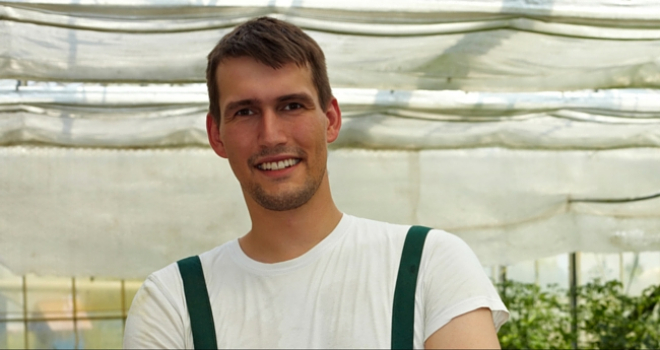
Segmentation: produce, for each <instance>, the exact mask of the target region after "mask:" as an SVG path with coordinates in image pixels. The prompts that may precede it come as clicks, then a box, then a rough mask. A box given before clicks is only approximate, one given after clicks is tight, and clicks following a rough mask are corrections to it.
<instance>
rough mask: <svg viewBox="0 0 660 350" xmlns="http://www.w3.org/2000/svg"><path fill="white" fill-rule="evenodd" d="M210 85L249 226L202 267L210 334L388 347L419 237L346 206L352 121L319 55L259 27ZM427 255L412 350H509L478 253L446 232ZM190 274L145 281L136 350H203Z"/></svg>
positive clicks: (259, 343)
mask: <svg viewBox="0 0 660 350" xmlns="http://www.w3.org/2000/svg"><path fill="white" fill-rule="evenodd" d="M207 84H208V89H209V99H210V112H209V114H208V116H207V123H206V124H207V130H208V137H209V142H210V144H211V147H212V148H213V150H214V151H215V152H216V153H217V154H218V155H219V156H220V157H223V158H227V159H228V160H229V164H230V165H231V168H232V170H233V172H234V174H235V175H236V178H237V179H238V181H239V182H240V185H241V188H242V191H243V195H244V197H245V202H246V204H247V207H248V211H249V213H250V218H251V221H252V228H251V230H250V231H249V232H248V233H247V234H245V235H244V236H243V237H241V238H239V239H237V240H234V241H231V242H228V243H225V244H223V245H221V246H219V247H217V248H215V249H213V250H211V251H208V252H206V253H203V254H201V255H200V256H199V259H200V260H201V266H202V269H203V280H204V281H205V283H206V288H201V289H205V291H208V296H209V299H210V307H207V309H210V313H209V318H208V319H207V320H209V321H208V322H207V321H204V322H201V323H206V324H207V325H208V324H212V325H213V326H211V327H210V328H211V331H210V332H211V333H213V331H214V332H215V336H216V338H215V339H214V340H213V342H216V343H217V346H218V347H219V348H264V347H265V348H389V347H390V346H391V344H393V343H391V341H392V336H393V334H392V333H393V324H394V322H395V321H396V320H397V316H396V315H394V316H393V312H394V311H393V300H394V298H395V293H399V292H398V291H396V292H395V290H396V289H397V288H398V286H397V275H398V274H399V273H400V272H399V271H398V270H399V263H400V260H401V258H402V249H403V246H404V240H406V234H407V232H408V230H409V228H410V227H409V226H403V225H393V224H387V223H382V222H377V221H372V220H366V219H361V218H357V217H353V216H350V215H347V214H343V213H342V212H341V211H339V209H337V207H336V206H335V203H334V202H333V199H332V196H331V192H330V185H329V182H328V172H327V170H326V162H327V156H328V150H327V144H328V143H329V142H333V141H334V140H335V139H336V138H337V136H338V135H339V130H340V128H341V111H340V109H339V105H338V103H337V100H336V99H335V98H334V97H333V96H332V93H331V90H330V84H329V82H328V77H327V73H326V69H325V58H324V56H323V52H322V51H321V49H320V48H319V47H318V45H317V44H316V42H314V41H313V40H312V39H311V38H310V37H309V36H307V35H306V34H304V33H303V32H302V31H301V30H300V29H299V28H297V27H295V26H293V25H291V24H288V23H286V22H282V21H278V20H275V19H272V18H258V19H255V20H251V21H249V22H247V23H245V24H243V25H241V26H239V27H237V28H236V29H235V30H234V31H232V32H231V33H229V34H227V35H226V36H225V37H224V38H223V39H222V40H221V41H220V42H219V43H218V45H217V46H216V47H215V48H214V49H213V51H212V52H211V53H210V55H209V61H208V67H207ZM422 252H423V253H422V255H421V262H420V263H419V265H418V266H419V267H418V268H417V267H415V268H413V269H411V270H414V271H412V272H411V273H418V275H417V277H416V279H417V282H416V290H415V291H414V292H413V293H412V297H414V299H411V300H414V301H413V304H414V306H411V307H410V308H409V309H410V310H411V313H410V315H411V319H412V317H413V316H412V315H414V331H412V328H411V332H410V333H411V341H412V342H413V345H414V347H415V348H423V347H426V348H498V347H499V343H498V340H497V335H496V328H498V327H499V326H500V325H501V324H503V323H504V322H505V321H506V319H507V311H506V308H505V306H504V305H503V304H502V302H501V300H500V298H499V296H498V295H497V292H496V291H495V289H494V288H493V286H492V284H491V282H490V281H489V279H488V278H487V277H486V275H485V274H484V271H483V269H482V267H481V265H480V264H479V261H478V260H477V258H476V257H475V255H474V254H473V252H472V251H471V250H470V249H469V248H468V247H467V246H466V244H465V243H464V242H463V241H461V240H460V239H459V238H457V237H456V236H454V235H451V234H449V233H446V232H443V231H439V230H431V231H430V232H428V235H427V236H426V240H425V243H424V246H423V251H422ZM180 270H181V271H180ZM182 271H183V267H179V266H178V265H177V264H172V265H170V266H167V267H165V268H164V269H162V270H160V271H157V272H155V273H153V274H152V275H151V276H149V278H147V280H146V281H145V283H144V285H143V286H142V288H141V289H140V291H139V292H138V294H137V295H136V296H135V299H134V301H133V304H132V306H131V310H130V312H129V316H128V320H127V322H126V332H125V338H124V346H125V347H127V348H192V347H193V344H194V342H195V340H199V339H193V330H191V317H190V316H189V314H195V312H194V311H193V310H192V309H193V308H191V306H190V303H191V302H192V303H194V302H196V301H197V300H198V299H199V300H201V299H204V298H201V299H200V298H198V299H195V298H196V297H195V298H193V297H190V296H189V295H188V296H187V294H189V291H188V290H187V289H186V291H185V292H184V288H186V287H184V282H183V279H182V273H183V272H182ZM404 272H405V271H404ZM200 274H201V273H200ZM204 294H206V293H204ZM187 297H188V298H192V299H194V300H192V301H191V300H188V299H187ZM411 305H412V304H411ZM412 309H414V310H412ZM404 311H405V310H404ZM393 317H394V320H393ZM193 319H195V320H196V319H197V316H194V317H193ZM411 324H412V322H411ZM397 329H398V328H397ZM195 337H197V336H195ZM413 338H414V340H413ZM214 345H215V344H213V346H214Z"/></svg>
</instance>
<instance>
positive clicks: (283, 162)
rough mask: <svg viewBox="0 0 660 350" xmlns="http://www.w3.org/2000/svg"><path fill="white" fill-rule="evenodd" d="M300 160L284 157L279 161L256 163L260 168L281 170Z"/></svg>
mask: <svg viewBox="0 0 660 350" xmlns="http://www.w3.org/2000/svg"><path fill="white" fill-rule="evenodd" d="M298 162H300V159H293V158H289V159H285V160H280V161H279V162H269V163H261V164H259V165H257V167H258V168H259V169H261V170H281V169H285V168H288V167H290V166H294V165H296V164H298Z"/></svg>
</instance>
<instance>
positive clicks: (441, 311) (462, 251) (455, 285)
mask: <svg viewBox="0 0 660 350" xmlns="http://www.w3.org/2000/svg"><path fill="white" fill-rule="evenodd" d="M421 271H423V272H422V275H421V277H422V281H421V282H422V286H423V293H424V295H423V300H424V306H423V308H424V325H425V327H424V341H426V339H428V337H430V336H431V335H432V334H433V333H435V332H436V331H437V330H438V329H440V328H442V327H443V326H444V325H446V324H447V323H449V321H451V320H452V319H453V318H455V317H457V316H460V315H463V314H465V313H468V312H470V311H473V310H477V309H479V308H489V309H490V310H491V312H492V315H493V324H494V325H495V329H496V330H499V328H500V327H501V326H502V325H503V324H504V323H505V322H506V321H507V320H508V318H509V312H508V310H507V309H506V306H505V305H504V303H503V302H502V299H500V296H499V295H498V293H497V290H496V289H495V287H494V286H493V283H492V282H491V280H490V279H489V278H488V276H486V273H485V271H484V269H483V267H482V266H481V263H479V259H478V258H477V256H476V255H475V254H474V252H473V251H472V249H470V247H469V246H468V245H467V244H466V243H465V242H464V241H463V240H462V239H460V238H459V237H457V236H455V235H453V234H450V233H447V232H444V231H439V230H432V231H430V232H429V235H428V236H427V239H426V243H425V246H424V252H423V254H422V266H421Z"/></svg>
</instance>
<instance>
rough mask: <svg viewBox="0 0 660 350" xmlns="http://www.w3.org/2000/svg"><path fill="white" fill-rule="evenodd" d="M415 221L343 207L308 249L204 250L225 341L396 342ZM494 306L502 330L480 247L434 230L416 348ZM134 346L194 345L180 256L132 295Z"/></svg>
mask: <svg viewBox="0 0 660 350" xmlns="http://www.w3.org/2000/svg"><path fill="white" fill-rule="evenodd" d="M409 228H410V226H404V225H394V224H388V223H384V222H378V221H373V220H367V219H361V218H357V217H353V216H350V215H347V214H344V215H343V217H342V219H341V221H340V222H339V224H338V225H337V227H336V228H335V229H334V230H333V231H332V233H330V235H328V236H327V237H326V238H325V239H324V240H323V241H321V242H320V243H319V244H317V245H316V246H315V247H314V248H312V249H311V250H310V251H308V252H307V253H305V254H303V255H302V256H300V257H298V258H295V259H292V260H289V261H285V262H281V263H275V264H264V263H260V262H257V261H254V260H252V259H250V258H249V257H248V256H246V255H245V253H243V251H242V250H241V248H240V245H239V244H238V240H233V241H231V242H228V243H226V244H223V245H221V246H219V247H217V248H215V249H213V250H210V251H208V252H205V253H203V254H201V255H200V260H201V262H202V266H203V269H204V278H205V279H206V283H207V288H208V292H209V297H210V300H211V308H212V312H213V318H214V322H215V330H216V336H217V341H218V348H381V349H385V348H389V347H390V346H391V344H390V342H391V327H392V325H391V322H392V300H393V296H394V287H395V284H396V277H397V274H398V268H399V260H400V258H401V250H402V248H403V242H404V240H405V237H406V233H407V232H408V229H409ZM482 307H487V308H490V309H491V310H492V313H493V322H494V324H495V327H496V329H499V327H500V326H501V325H502V324H504V322H506V320H507V319H508V312H507V310H506V307H505V306H504V304H503V303H502V301H501V299H500V298H499V296H498V294H497V291H496V290H495V288H494V287H493V285H492V283H491V281H490V280H489V279H488V277H487V276H486V274H485V272H484V270H483V268H482V266H481V265H480V263H479V261H478V260H477V257H476V256H475V255H474V253H473V252H472V250H471V249H470V248H469V247H468V246H467V245H466V244H465V243H464V242H463V241H462V240H461V239H460V238H458V237H456V236H454V235H452V234H450V233H447V232H444V231H439V230H431V231H430V232H429V234H428V236H427V238H426V243H425V245H424V251H423V253H422V262H421V264H420V269H419V276H418V281H417V291H416V295H415V336H414V346H415V348H423V347H424V341H425V340H426V339H427V338H428V337H429V336H430V335H432V334H433V333H434V332H435V331H437V330H438V329H440V328H441V327H442V326H444V325H445V324H447V323H448V322H449V321H450V320H451V319H452V318H454V317H456V316H459V315H462V314H464V313H467V312H469V311H472V310H476V309H478V308H482ZM124 347H125V348H193V340H192V332H191V329H190V318H189V316H188V309H187V307H186V300H185V295H184V292H183V284H182V280H181V276H180V274H179V269H178V266H177V264H176V263H174V264H171V265H169V266H167V267H165V268H164V269H162V270H159V271H157V272H155V273H153V274H151V275H150V276H149V277H148V278H147V280H146V281H145V282H144V284H143V285H142V288H140V290H139V291H138V293H137V294H136V296H135V299H134V300H133V304H132V306H131V309H130V312H129V314H128V319H127V321H126V331H125V335H124Z"/></svg>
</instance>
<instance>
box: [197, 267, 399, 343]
mask: <svg viewBox="0 0 660 350" xmlns="http://www.w3.org/2000/svg"><path fill="white" fill-rule="evenodd" d="M391 270H392V269H391V268H389V267H388V266H384V265H383V264H380V266H378V264H374V263H365V264H363V263H359V262H353V263H352V264H351V263H350V262H344V263H339V264H324V263H323V262H320V263H319V264H318V266H310V268H308V269H302V270H300V271H295V272H293V273H288V274H283V275H277V276H255V275H249V274H248V275H246V274H243V275H241V274H232V276H231V278H230V279H225V280H224V281H223V282H224V283H223V284H216V283H215V282H216V281H214V282H213V283H212V284H211V286H210V288H209V289H210V292H211V293H210V299H211V306H212V309H213V314H214V319H215V326H216V334H217V335H218V343H219V345H220V346H221V347H222V348H224V347H251V348H254V347H273V346H275V347H285V348H291V347H326V348H328V347H330V348H337V347H356V346H358V347H379V348H386V347H389V345H390V343H389V342H390V329H391V328H390V327H391V319H392V298H393V292H394V284H395V278H396V276H395V271H391Z"/></svg>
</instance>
